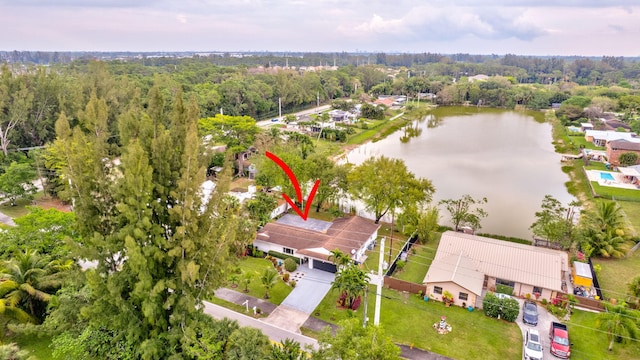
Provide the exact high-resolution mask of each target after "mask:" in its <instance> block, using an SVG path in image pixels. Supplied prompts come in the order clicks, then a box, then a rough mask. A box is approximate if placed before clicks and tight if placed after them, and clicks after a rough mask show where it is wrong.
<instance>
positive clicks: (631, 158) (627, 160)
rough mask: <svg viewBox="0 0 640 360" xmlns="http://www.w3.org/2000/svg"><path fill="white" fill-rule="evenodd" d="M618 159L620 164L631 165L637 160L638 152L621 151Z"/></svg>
mask: <svg viewBox="0 0 640 360" xmlns="http://www.w3.org/2000/svg"><path fill="white" fill-rule="evenodd" d="M618 161H619V162H620V166H633V165H635V164H636V163H637V162H638V153H635V152H626V153H622V154H621V155H620V157H619V158H618Z"/></svg>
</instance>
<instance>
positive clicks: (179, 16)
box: [176, 14, 187, 24]
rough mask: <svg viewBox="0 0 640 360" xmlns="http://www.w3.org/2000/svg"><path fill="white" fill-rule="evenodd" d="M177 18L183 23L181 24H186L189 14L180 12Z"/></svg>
mask: <svg viewBox="0 0 640 360" xmlns="http://www.w3.org/2000/svg"><path fill="white" fill-rule="evenodd" d="M176 20H178V22H179V23H181V24H186V23H187V15H185V14H178V15H176Z"/></svg>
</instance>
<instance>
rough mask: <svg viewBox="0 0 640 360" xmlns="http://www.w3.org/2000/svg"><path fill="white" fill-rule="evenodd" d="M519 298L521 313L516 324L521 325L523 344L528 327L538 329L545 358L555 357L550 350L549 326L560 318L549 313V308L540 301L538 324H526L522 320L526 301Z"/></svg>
mask: <svg viewBox="0 0 640 360" xmlns="http://www.w3.org/2000/svg"><path fill="white" fill-rule="evenodd" d="M516 300H518V303H519V304H520V314H519V315H518V318H517V319H516V324H518V326H519V327H520V330H521V331H522V339H523V340H522V344H523V345H524V336H525V334H526V332H527V329H532V328H533V329H537V330H538V332H539V333H540V340H541V343H542V348H543V350H544V358H545V359H555V357H554V356H553V355H551V351H549V345H550V341H549V327H550V326H551V322H552V321H558V319H557V318H556V317H555V316H553V315H551V313H549V312H548V311H547V309H545V308H544V306H542V304H540V303H538V325H537V326H531V325H525V324H524V323H523V322H522V304H523V303H524V300H523V299H516ZM521 350H522V346H521Z"/></svg>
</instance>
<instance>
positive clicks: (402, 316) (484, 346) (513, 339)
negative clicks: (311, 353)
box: [315, 286, 522, 360]
mask: <svg viewBox="0 0 640 360" xmlns="http://www.w3.org/2000/svg"><path fill="white" fill-rule="evenodd" d="M338 295H339V294H338V293H337V292H330V293H329V294H328V295H327V296H326V297H325V299H324V300H323V301H322V303H320V305H319V306H318V308H316V311H315V312H316V313H319V315H318V316H317V317H319V318H321V319H323V320H325V321H329V322H332V323H337V322H338V321H340V320H343V319H345V318H348V317H351V316H355V317H358V318H360V319H362V316H363V309H362V307H360V309H358V310H357V311H355V312H353V311H347V310H344V309H340V308H337V307H336V301H337V299H338ZM368 297H369V308H368V317H369V321H373V314H374V309H375V287H373V286H372V287H370V288H369V296H368ZM382 297H383V298H382V304H381V309H382V311H381V316H380V323H381V325H382V326H383V327H384V329H385V332H386V333H387V334H388V335H390V336H391V337H392V339H393V341H394V342H396V343H399V344H405V345H413V346H415V347H417V348H420V349H424V350H429V351H433V352H436V353H439V354H442V355H445V356H448V357H451V358H454V359H514V360H515V359H519V358H520V357H521V356H522V345H521V343H522V334H521V332H520V329H519V328H518V326H517V325H516V324H515V323H507V322H505V321H500V320H496V319H492V318H489V317H486V316H485V315H484V314H483V313H482V311H473V312H469V311H468V310H466V309H462V308H460V307H448V308H447V307H445V306H444V304H442V303H440V302H434V301H427V302H425V301H424V300H423V299H422V298H419V297H418V296H417V295H410V294H406V293H400V292H397V291H394V290H390V289H383V292H382ZM443 315H444V316H446V317H447V322H448V323H450V325H451V326H452V327H453V331H452V332H451V333H449V334H447V335H439V334H438V333H436V332H435V331H434V330H433V328H432V326H433V324H434V323H436V322H438V321H439V320H440V317H441V316H443Z"/></svg>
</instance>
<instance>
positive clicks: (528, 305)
mask: <svg viewBox="0 0 640 360" xmlns="http://www.w3.org/2000/svg"><path fill="white" fill-rule="evenodd" d="M522 322H523V323H525V324H529V325H533V326H536V325H538V305H536V303H534V302H533V301H525V302H524V304H523V305H522Z"/></svg>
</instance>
